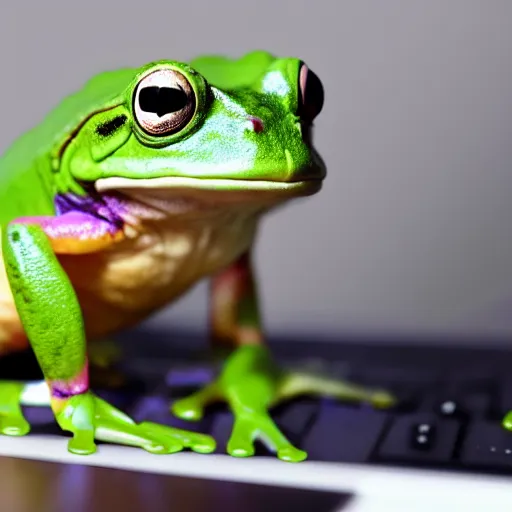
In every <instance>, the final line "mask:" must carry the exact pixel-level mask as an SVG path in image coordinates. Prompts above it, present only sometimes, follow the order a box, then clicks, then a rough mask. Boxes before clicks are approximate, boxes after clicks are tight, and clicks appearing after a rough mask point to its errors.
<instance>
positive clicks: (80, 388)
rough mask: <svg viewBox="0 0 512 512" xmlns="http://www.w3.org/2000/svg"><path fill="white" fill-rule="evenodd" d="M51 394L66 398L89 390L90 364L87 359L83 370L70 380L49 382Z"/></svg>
mask: <svg viewBox="0 0 512 512" xmlns="http://www.w3.org/2000/svg"><path fill="white" fill-rule="evenodd" d="M48 384H49V386H50V391H51V395H52V397H54V398H59V399H61V400H65V399H68V398H71V397H73V396H76V395H82V394H83V393H85V392H87V391H88V390H89V364H88V362H87V360H86V361H85V364H84V367H83V369H82V370H81V372H80V373H79V374H78V375H77V376H76V377H73V378H72V379H70V380H67V381H66V380H52V381H50V382H49V383H48Z"/></svg>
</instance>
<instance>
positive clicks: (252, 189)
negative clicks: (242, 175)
mask: <svg viewBox="0 0 512 512" xmlns="http://www.w3.org/2000/svg"><path fill="white" fill-rule="evenodd" d="M322 181H323V180H322V179H306V180H301V181H287V182H282V181H270V180H247V179H245V180H244V179H220V178H190V177H179V176H165V177H159V178H149V179H148V178H142V179H137V178H118V177H111V178H101V179H99V180H97V181H96V183H95V188H96V191H97V192H99V193H102V192H110V191H117V192H121V193H124V194H126V195H132V194H136V195H139V194H141V193H143V194H144V195H152V196H153V195H154V196H158V197H166V196H167V197H168V196H170V195H187V196H188V195H198V196H200V195H202V194H201V193H202V192H207V193H209V194H210V196H209V199H210V201H211V200H215V199H220V195H222V196H223V197H226V196H227V197H229V196H232V195H240V194H242V195H245V193H253V194H256V195H257V196H258V197H260V196H262V195H266V194H269V195H270V196H272V197H275V198H278V197H280V196H290V195H291V196H295V195H296V196H307V195H312V194H315V193H316V192H318V191H319V190H320V188H321V186H322ZM212 192H213V193H215V195H214V196H211V193H212ZM216 192H219V193H222V192H223V193H224V194H216Z"/></svg>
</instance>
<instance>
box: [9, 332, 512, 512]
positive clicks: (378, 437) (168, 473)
mask: <svg viewBox="0 0 512 512" xmlns="http://www.w3.org/2000/svg"><path fill="white" fill-rule="evenodd" d="M142 337H143V338H144V340H145V342H144V350H143V352H142V351H141V343H140V339H141V338H142ZM169 337H171V338H172V339H173V340H176V343H174V342H173V343H172V344H169V343H168V341H166V340H168V339H169ZM377 341H378V343H377ZM411 341H412V340H408V339H398V338H394V339H390V340H389V341H385V340H384V341H383V340H380V339H379V340H372V339H363V340H362V339H348V338H347V339H340V340H337V343H333V340H324V341H322V340H321V339H316V340H307V339H304V340H301V341H299V342H297V341H296V340H287V339H270V341H269V343H270V345H271V346H272V349H273V351H274V353H275V355H276V357H277V359H278V360H280V361H281V363H282V364H283V365H288V366H290V367H293V366H300V367H301V368H309V369H311V371H321V372H324V373H327V374H330V375H333V376H339V377H342V378H348V379H351V380H355V381H357V382H361V383H364V384H368V385H379V386H384V387H387V388H389V389H391V390H392V391H394V392H395V394H396V395H397V397H398V399H399V400H398V403H397V405H396V406H395V407H394V408H392V409H391V410H375V409H373V408H372V407H370V406H368V405H364V404H347V403H339V402H334V401H331V400H328V399H309V398H303V399H299V400H295V401H293V402H291V403H290V404H286V405H285V406H280V407H278V408H276V409H275V410H274V411H273V412H272V413H273V415H274V418H275V419H276V421H277V423H278V424H279V426H280V427H281V428H282V430H283V431H284V432H285V433H286V434H287V435H288V436H289V438H290V439H291V440H292V441H293V442H294V443H296V445H298V446H299V447H300V448H303V449H305V450H306V451H307V452H308V453H309V458H308V460H307V461H305V462H302V463H299V464H290V463H284V462H281V461H279V460H277V459H276V457H275V455H274V454H271V453H269V452H268V450H267V448H266V447H265V446H263V445H259V446H258V447H257V452H256V456H255V457H252V458H248V459H236V458H233V457H230V456H228V455H226V454H225V448H226V443H227V440H228V437H229V434H230V429H231V425H232V419H231V415H230V413H229V411H227V410H226V409H223V408H215V409H212V410H211V411H210V412H209V413H208V414H206V416H205V418H204V420H202V421H201V422H199V423H189V422H184V421H181V420H178V419H176V418H174V417H173V416H172V415H171V414H170V412H169V404H170V403H171V402H172V400H175V399H177V398H180V397H182V396H185V395H187V394H188V393H190V392H191V391H193V390H195V389H197V388H199V387H200V386H201V385H203V384H204V383H206V382H208V381H209V380H210V379H211V378H212V375H213V372H214V370H215V367H214V365H213V364H212V362H211V361H210V360H209V359H208V358H207V357H205V356H204V354H205V350H203V349H205V348H206V347H207V340H205V339H203V338H202V337H201V336H199V335H197V334H193V333H188V332H181V331H180V332H170V333H169V332H165V333H163V332H148V331H147V330H146V331H145V330H135V331H133V332H131V333H129V334H127V335H125V339H124V340H123V342H124V346H125V357H124V359H123V361H122V365H121V366H122V370H123V372H125V373H126V375H128V376H129V379H128V380H127V382H126V384H125V385H123V386H120V387H118V388H116V389H109V388H108V387H107V386H105V389H97V390H96V391H97V392H98V394H100V395H102V396H104V397H105V398H107V399H108V400H109V401H110V402H111V403H114V404H115V405H117V406H118V407H120V408H121V409H122V410H124V411H125V412H127V413H129V414H130V415H131V416H132V417H134V418H135V419H136V420H138V421H142V420H148V421H156V422H161V423H164V424H169V425H173V426H178V427H182V428H189V429H190V428H192V429H194V430H198V431H201V432H205V433H210V434H212V435H213V436H214V437H215V438H216V439H217V442H218V448H217V452H216V453H215V454H209V455H200V454H196V453H191V452H183V453H179V454H174V455H169V456H158V455H153V454H149V453H146V452H144V451H143V450H140V449H136V448H131V447H122V446H114V445H109V444H101V445H100V446H99V449H98V452H97V453H96V454H95V455H93V456H89V457H83V456H76V455H73V454H70V453H68V452H67V450H66V439H65V438H64V436H65V434H63V433H62V432H61V431H60V430H59V429H58V427H57V426H56V425H55V422H54V420H53V417H52V414H51V411H49V410H48V409H45V408H40V407H27V408H25V413H26V416H27V419H29V421H30V422H31V424H32V425H33V429H32V432H31V434H30V435H29V436H27V437H23V438H9V437H4V436H0V474H2V475H9V476H8V477H7V478H6V477H2V478H1V479H0V480H3V481H4V484H5V482H9V481H10V479H11V480H12V481H13V482H14V481H15V480H16V478H17V477H16V476H14V473H16V472H17V474H20V475H26V480H27V483H26V486H22V485H21V484H20V483H17V484H15V483H12V485H11V484H10V485H9V486H8V487H9V489H8V491H9V492H7V493H4V492H0V505H2V510H4V509H5V510H7V508H5V505H4V503H6V500H11V499H13V500H16V495H17V494H18V495H21V494H23V493H24V492H28V491H23V492H22V491H21V489H25V490H26V489H28V488H30V489H32V487H33V488H34V489H35V490H34V492H37V493H44V492H46V493H47V494H48V492H49V491H48V488H51V489H57V488H59V489H67V486H68V483H65V482H71V483H69V485H73V486H74V487H73V488H74V489H76V491H73V493H74V494H76V496H82V494H80V493H85V495H87V496H88V498H87V499H89V500H90V499H93V498H92V497H94V499H96V494H97V493H98V498H97V499H98V500H99V501H98V505H97V508H89V509H88V508H82V509H80V508H77V509H76V510H102V508H101V507H103V506H104V505H103V502H104V499H103V498H102V497H101V496H102V493H105V491H104V490H101V489H100V488H99V487H98V485H100V483H101V484H104V485H106V486H107V487H108V486H109V485H112V486H114V487H115V486H120V487H119V488H125V486H126V487H130V488H131V490H130V492H131V491H132V490H133V489H135V488H137V489H139V491H140V493H141V494H140V495H139V494H137V493H136V492H135V491H133V492H135V494H137V495H136V496H134V497H131V498H129V500H128V501H129V502H130V503H131V504H132V506H133V507H135V508H133V510H145V509H146V508H144V506H143V500H144V499H149V498H143V497H142V496H143V495H144V496H145V494H144V493H146V492H147V493H149V494H150V495H151V494H152V493H153V492H157V494H158V493H159V494H158V495H159V496H161V497H160V498H159V501H158V502H159V503H160V502H162V503H163V504H162V505H161V506H162V507H164V508H161V509H159V508H151V510H167V509H166V508H165V506H167V505H166V504H168V506H169V509H170V507H173V510H180V511H183V512H188V510H189V509H187V508H186V507H185V506H183V507H181V506H180V507H179V508H178V509H176V508H174V506H173V505H172V503H175V499H176V498H173V492H174V491H173V492H171V491H169V493H167V491H165V492H164V491H162V489H164V488H167V486H169V487H170V488H173V489H174V488H179V487H180V485H183V486H184V488H188V489H192V488H197V489H201V491H200V492H201V493H204V495H205V496H207V495H209V493H213V494H214V495H215V496H217V495H222V496H223V497H225V496H227V495H231V494H230V493H232V494H233V495H237V496H238V495H239V496H243V499H244V500H245V501H244V503H247V505H246V504H244V505H243V506H242V505H240V504H239V505H237V506H238V507H239V508H238V509H237V508H236V507H235V508H233V510H248V511H249V510H282V509H283V507H282V506H281V505H278V503H288V505H287V506H285V507H284V509H286V510H287V509H290V510H304V511H308V510H317V511H318V512H322V511H323V510H326V511H327V510H331V509H332V510H344V511H346V510H348V511H363V512H367V511H371V510H378V511H381V510H393V511H397V510H404V511H407V512H409V511H415V510H418V511H422V510H440V511H442V510H447V511H448V510H450V511H452V510H458V509H457V507H460V508H461V507H464V510H465V511H468V510H502V509H504V508H505V507H506V506H507V505H509V506H512V432H507V431H505V430H504V429H503V428H502V427H501V425H500V420H501V419H502V417H503V415H504V414H505V413H506V412H507V411H508V410H512V379H511V378H510V377H509V371H508V369H509V362H510V361H511V360H512V353H511V352H510V351H509V350H507V349H506V348H503V347H488V346H487V347H486V346H485V344H479V345H477V344H472V345H471V346H464V345H463V344H460V343H456V344H453V346H452V345H450V343H449V340H447V343H446V344H439V343H431V342H430V340H425V341H424V343H422V342H421V340H414V343H411ZM38 371H39V370H38V368H37V364H36V363H35V360H34V359H33V355H32V354H31V353H25V354H16V355H13V356H12V357H10V358H8V359H6V360H4V361H1V360H0V372H1V373H2V374H3V375H8V376H9V378H10V377H13V378H14V377H15V375H17V376H18V378H25V379H26V378H35V377H36V373H37V372H38ZM13 458H14V459H22V460H24V461H25V462H27V463H28V462H30V461H32V462H31V464H30V465H28V466H26V468H27V469H25V466H24V464H25V462H17V463H14V462H12V460H13ZM33 461H39V462H38V464H37V465H33V464H32V463H33ZM50 463H51V464H53V465H48V464H50ZM13 464H14V466H13ZM16 464H18V465H16ZM93 467H103V468H112V469H115V470H116V471H115V472H113V471H104V472H101V473H98V474H100V475H101V476H99V477H98V476H96V475H97V471H96V470H93V469H87V468H93ZM13 468H14V469H13ZM16 468H19V469H16ZM77 468H78V469H77ZM80 468H82V469H80ZM84 468H85V469H84ZM13 472H14V473H13ZM123 472H126V473H127V474H124V473H123ZM120 473H123V475H122V476H119V475H120ZM128 473H129V474H128ZM36 474H38V475H39V474H41V475H44V481H45V482H47V483H45V484H44V485H43V483H41V481H40V479H39V477H37V478H36V477H34V476H33V475H36ZM148 475H149V476H148ZM175 477H180V478H183V479H185V480H176V479H175ZM20 478H21V477H20ZM162 478H163V480H162ZM66 479H67V480H66ZM139 481H140V482H141V483H140V485H139V484H138V483H134V484H132V483H131V482H139ZM178 481H179V482H184V483H183V484H180V485H178V484H176V485H175V484H174V483H173V482H178ZM108 482H111V484H108ZM142 482H147V484H143V483H142ZM162 482H169V483H162ZM227 484H229V485H227ZM242 484H247V485H249V487H243V486H242V487H239V485H242ZM226 485H227V487H226ZM230 485H231V487H230ZM27 486H28V487H27ZM173 486H174V487H173ZM176 486H177V487H176ZM194 486H196V487H194ZM251 486H252V487H251ZM276 488H277V489H276ZM45 489H46V490H45ZM151 489H156V491H151ZM222 489H228V490H227V491H225V492H224V491H223V490H222ZM229 489H234V490H232V491H229ZM236 489H240V490H236ZM268 489H273V490H272V491H269V490H268ZM279 489H283V490H282V491H281V490H279ZM286 489H288V491H290V493H289V494H286V492H285V490H286ZM0 490H1V489H0ZM296 490H302V491H304V492H306V491H308V492H310V494H307V493H306V494H301V493H298V494H293V492H295V491H296ZM139 491H137V492H139ZM274 491H275V493H274ZM291 491H293V492H291ZM30 492H32V490H31V491H30ZM52 492H53V491H52ZM62 492H64V491H62ZM175 492H178V491H175ZM183 492H185V491H183ZM198 492H199V491H198ZM273 493H274V494H273ZM280 493H281V494H280ZM315 493H316V494H315ZM64 494H65V492H64ZM107 494H108V493H107ZM178 494H179V492H178ZM45 496H46V495H45ZM91 496H92V497H91ZM130 496H131V495H130ZM256 496H260V497H261V499H260V501H259V502H258V500H257V499H256ZM300 496H303V497H300ZM306 496H311V497H312V498H311V500H312V501H310V502H311V503H316V505H315V506H316V507H317V508H310V509H308V508H307V503H308V500H309V499H310V498H307V497H306ZM263 498H265V499H267V501H265V500H264V499H263ZM19 499H22V498H21V497H19ZM23 499H28V498H26V497H24V498H23ZM41 499H42V498H41ZM44 499H45V500H47V502H48V503H56V502H51V500H50V501H48V500H49V499H50V498H48V496H47V497H46V498H44ZM52 499H53V498H52ZM77 499H78V498H77ZM80 499H82V498H80ZM83 499H85V498H83ZM180 499H182V498H180ZM183 499H184V498H183ZM216 499H220V498H216ZM223 499H224V498H223ZM2 500H3V501H2ZM102 500H103V501H102ZM269 500H270V501H269ZM272 500H274V501H272ZM294 500H297V503H298V504H297V505H295V504H294V503H296V502H295V501H294ZM43 501H44V500H43ZM185 501H186V500H185ZM212 501H214V500H213V498H212V499H206V500H204V502H203V503H202V504H198V503H195V502H194V503H195V505H194V508H191V509H190V510H194V511H198V512H203V510H210V509H211V506H212ZM14 502H15V501H13V503H14ZM9 503H10V502H9ZM45 503H46V501H45ZM62 503H64V502H62ZM105 503H106V502H105ZM219 503H220V502H219ZM222 503H223V504H224V501H223V502H222ZM226 503H227V502H226ZM230 503H231V502H230ZM258 503H259V504H258ZM324 503H325V505H324ZM135 504H141V505H140V507H139V508H137V507H138V506H139V505H135ZM20 506H22V507H23V506H25V508H20V510H24V511H25V510H27V511H29V510H43V509H44V508H40V509H32V508H30V506H29V505H20ZM45 506H46V505H45ZM53 506H54V505H51V506H50V505H48V507H50V508H48V510H59V509H58V507H57V508H52V507H53ZM55 506H57V505H55ZM58 506H63V507H64V505H61V504H60V502H59V504H58ZM81 506H82V505H81ZM105 506H106V505H105ZM159 506H160V505H159ZM187 506H188V505H187ZM223 506H224V505H223ZM229 506H233V505H229ZM229 506H228V504H226V510H231V508H229ZM250 506H252V507H253V508H250ZM258 506H260V507H262V508H254V507H258ZM300 506H303V507H306V508H299V507H300ZM27 507H28V508H27ZM95 507H96V505H95ZM322 507H324V508H322ZM325 507H327V508H325ZM329 507H331V508H329ZM336 507H337V508H336ZM454 507H455V508H454ZM9 510H15V509H12V508H9ZM62 510H65V508H63V509H62ZM147 510H150V508H147Z"/></svg>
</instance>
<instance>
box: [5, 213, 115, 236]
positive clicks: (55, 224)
mask: <svg viewBox="0 0 512 512" xmlns="http://www.w3.org/2000/svg"><path fill="white" fill-rule="evenodd" d="M14 222H15V223H16V224H38V225H40V226H41V228H42V229H43V231H44V232H45V233H46V234H47V235H48V237H50V238H51V239H53V240H58V239H60V238H71V239H75V240H90V239H98V238H103V237H105V236H108V235H114V234H116V233H117V232H118V231H119V228H118V227H117V226H116V225H115V224H113V223H111V222H108V221H106V220H103V219H99V218H98V217H95V216H94V215H90V214H89V213H83V212H78V211H70V212H68V213H65V214H64V215H59V216H57V217H51V216H44V217H19V218H17V219H16V220H15V221H14Z"/></svg>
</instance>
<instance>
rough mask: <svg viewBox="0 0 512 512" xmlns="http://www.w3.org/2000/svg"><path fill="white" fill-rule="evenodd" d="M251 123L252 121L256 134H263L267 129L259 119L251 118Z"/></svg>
mask: <svg viewBox="0 0 512 512" xmlns="http://www.w3.org/2000/svg"><path fill="white" fill-rule="evenodd" d="M249 121H251V123H252V128H253V130H254V132H255V133H261V132H262V131H263V130H264V129H265V125H264V124H263V121H262V120H261V119H260V118H259V117H254V116H251V117H250V118H249Z"/></svg>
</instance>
